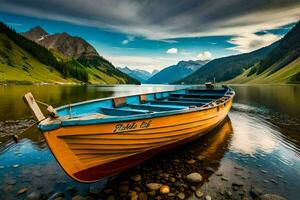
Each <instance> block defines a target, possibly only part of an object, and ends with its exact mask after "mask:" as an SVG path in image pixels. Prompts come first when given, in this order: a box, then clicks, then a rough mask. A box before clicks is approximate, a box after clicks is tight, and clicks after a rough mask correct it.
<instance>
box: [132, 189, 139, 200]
mask: <svg viewBox="0 0 300 200" xmlns="http://www.w3.org/2000/svg"><path fill="white" fill-rule="evenodd" d="M130 199H131V200H138V194H137V192H136V191H132V192H131V193H130Z"/></svg>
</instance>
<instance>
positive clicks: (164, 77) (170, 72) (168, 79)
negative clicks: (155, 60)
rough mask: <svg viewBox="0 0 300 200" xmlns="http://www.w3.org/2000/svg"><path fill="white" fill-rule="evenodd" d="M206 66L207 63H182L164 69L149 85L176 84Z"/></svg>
mask: <svg viewBox="0 0 300 200" xmlns="http://www.w3.org/2000/svg"><path fill="white" fill-rule="evenodd" d="M205 64H206V62H205V61H193V60H190V61H180V62H178V63H177V64H176V65H172V66H169V67H166V68H164V69H162V70H161V71H160V72H158V73H157V74H155V75H154V76H152V77H151V78H150V79H149V80H148V81H147V83H155V84H161V83H172V82H176V81H178V80H181V79H183V78H184V77H186V76H188V75H190V74H192V73H193V72H195V71H196V70H198V69H199V68H201V67H202V66H203V65H205Z"/></svg>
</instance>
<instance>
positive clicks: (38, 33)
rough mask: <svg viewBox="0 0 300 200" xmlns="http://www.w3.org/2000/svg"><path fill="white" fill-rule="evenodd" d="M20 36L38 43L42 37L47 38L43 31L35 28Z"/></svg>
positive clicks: (37, 27) (40, 28) (38, 27)
mask: <svg viewBox="0 0 300 200" xmlns="http://www.w3.org/2000/svg"><path fill="white" fill-rule="evenodd" d="M22 35H23V36H25V37H26V38H27V39H30V40H32V41H35V42H38V41H39V40H41V39H43V37H45V36H47V35H48V33H47V32H46V31H45V30H44V29H42V27H40V26H36V27H34V28H32V29H30V30H29V31H27V32H26V33H22Z"/></svg>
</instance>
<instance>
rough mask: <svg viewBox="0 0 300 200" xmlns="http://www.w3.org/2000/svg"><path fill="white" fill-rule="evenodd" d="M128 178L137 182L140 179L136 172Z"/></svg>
mask: <svg viewBox="0 0 300 200" xmlns="http://www.w3.org/2000/svg"><path fill="white" fill-rule="evenodd" d="M130 180H132V181H135V182H139V181H141V180H142V177H141V175H138V174H137V175H134V176H131V177H130Z"/></svg>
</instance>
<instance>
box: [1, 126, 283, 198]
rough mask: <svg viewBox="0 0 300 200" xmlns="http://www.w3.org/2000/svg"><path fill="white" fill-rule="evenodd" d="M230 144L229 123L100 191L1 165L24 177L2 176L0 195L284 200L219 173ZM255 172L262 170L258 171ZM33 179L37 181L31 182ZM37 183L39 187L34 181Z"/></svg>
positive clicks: (242, 176) (41, 171)
mask: <svg viewBox="0 0 300 200" xmlns="http://www.w3.org/2000/svg"><path fill="white" fill-rule="evenodd" d="M33 123H34V121H33V120H27V121H18V122H15V121H7V122H5V123H3V124H2V125H3V127H2V126H1V128H2V129H1V130H2V131H3V130H4V131H5V133H6V134H7V135H10V134H12V133H14V131H11V130H13V129H15V130H18V131H22V130H23V129H26V128H27V127H29V125H30V124H33ZM4 131H3V132H4ZM231 139H232V127H231V124H230V121H229V120H227V121H225V122H224V124H223V125H222V126H220V127H219V128H217V129H216V130H215V131H213V132H212V133H210V134H208V135H206V136H204V137H203V138H201V139H200V140H197V141H195V142H192V143H189V144H187V145H184V146H182V147H180V148H176V149H173V150H170V151H166V152H163V153H160V154H159V155H157V156H155V157H153V158H152V159H150V160H148V161H146V162H145V163H143V164H141V165H139V166H137V167H135V168H132V169H131V170H129V171H126V172H123V173H121V174H119V175H118V176H116V177H113V178H110V179H108V180H107V182H106V183H105V185H100V186H99V185H94V184H91V185H86V184H78V183H76V184H75V182H73V183H72V182H67V181H65V179H64V178H63V176H62V175H64V174H63V172H61V171H59V172H58V171H57V168H50V167H49V166H45V167H32V168H30V169H28V168H23V167H22V166H20V165H19V164H15V165H12V166H3V165H1V166H0V172H1V170H4V169H7V168H8V167H9V168H11V171H12V170H14V169H21V171H22V174H21V175H14V174H12V173H10V174H8V173H6V174H4V179H3V181H0V183H1V182H2V188H1V189H2V191H3V192H4V194H5V193H6V194H8V193H10V194H11V193H12V192H13V191H15V194H13V196H12V197H13V198H12V199H27V200H47V199H48V200H68V199H70V200H97V199H103V200H119V199H121V200H123V199H124V200H125V199H129V200H152V199H153V200H164V199H174V200H183V199H201V200H211V199H220V200H221V199H236V200H238V199H240V200H285V198H284V197H281V196H278V195H275V194H266V193H267V192H266V190H265V188H263V187H259V186H257V185H255V184H253V183H251V184H249V182H250V181H248V178H249V176H254V175H253V174H251V173H250V172H248V171H247V170H246V169H245V168H243V167H242V166H235V165H230V168H231V170H232V171H233V174H229V173H226V172H224V171H220V163H221V161H222V159H224V155H225V153H226V151H227V150H228V145H229V144H230V141H231ZM35 140H43V139H42V138H39V139H35ZM35 159H38V158H35ZM57 167H58V166H57ZM256 167H257V168H261V166H260V165H257V166H256ZM59 169H60V168H59ZM260 173H261V174H264V175H265V174H268V171H266V170H265V169H263V168H261V169H260ZM13 175H14V176H15V177H14V176H13ZM33 178H35V181H32V180H31V179H33ZM39 179H40V182H39V181H36V180H39ZM47 181H48V182H47ZM264 181H265V184H269V183H271V184H278V183H277V181H276V180H275V179H273V178H270V179H265V180H264ZM25 183H26V184H25ZM39 184H41V185H39ZM55 185H56V186H57V185H59V187H55ZM0 197H1V195H0Z"/></svg>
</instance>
